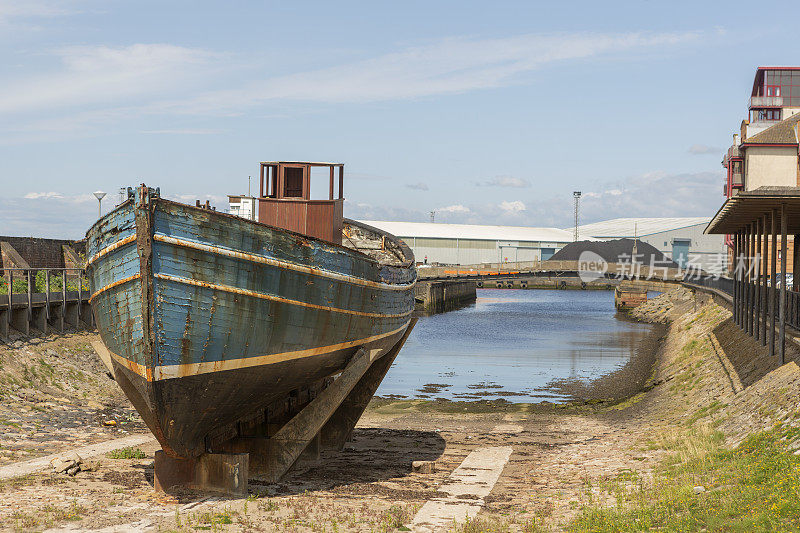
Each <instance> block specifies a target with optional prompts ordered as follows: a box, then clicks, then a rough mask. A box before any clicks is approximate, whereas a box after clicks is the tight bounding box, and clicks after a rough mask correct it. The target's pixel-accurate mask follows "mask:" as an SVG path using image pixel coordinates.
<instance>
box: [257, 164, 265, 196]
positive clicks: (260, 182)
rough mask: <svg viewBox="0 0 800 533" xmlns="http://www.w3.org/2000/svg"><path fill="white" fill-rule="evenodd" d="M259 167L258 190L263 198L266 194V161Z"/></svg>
mask: <svg viewBox="0 0 800 533" xmlns="http://www.w3.org/2000/svg"><path fill="white" fill-rule="evenodd" d="M259 167H261V168H260V169H259V174H258V192H259V197H261V198H263V197H264V196H266V194H264V163H261V164H260V165H259Z"/></svg>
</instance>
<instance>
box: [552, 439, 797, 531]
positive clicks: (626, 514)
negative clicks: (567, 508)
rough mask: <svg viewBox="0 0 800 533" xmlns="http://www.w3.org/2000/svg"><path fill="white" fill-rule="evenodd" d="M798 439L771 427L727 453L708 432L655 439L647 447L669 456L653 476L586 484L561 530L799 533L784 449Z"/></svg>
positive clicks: (793, 473) (791, 469)
mask: <svg viewBox="0 0 800 533" xmlns="http://www.w3.org/2000/svg"><path fill="white" fill-rule="evenodd" d="M798 438H800V430H798V429H797V428H788V427H776V428H775V429H773V430H770V431H765V432H762V433H758V434H756V435H753V436H751V437H750V438H748V439H747V440H746V441H745V442H743V443H742V444H741V445H739V446H738V447H736V448H734V449H727V448H726V447H725V446H724V444H723V438H722V435H721V434H720V433H719V432H717V431H713V430H711V429H710V428H708V427H705V428H695V429H692V430H691V431H689V432H688V433H686V432H685V431H684V432H680V431H675V432H673V433H670V434H664V435H661V436H659V437H658V438H657V439H655V441H654V442H652V445H653V447H656V448H661V449H666V450H671V451H672V452H673V453H672V454H670V455H669V456H668V457H667V458H666V459H665V460H664V461H663V462H662V464H661V466H660V467H659V468H658V469H657V470H656V471H655V472H654V474H653V479H650V480H643V479H641V478H639V477H638V476H637V475H636V474H635V473H630V472H626V473H624V474H625V475H624V476H618V477H617V478H614V479H613V480H609V481H605V482H601V483H600V485H599V486H598V487H588V488H587V490H586V494H585V496H584V503H583V505H582V507H581V510H580V514H579V516H578V517H577V518H576V519H575V520H574V521H573V522H572V523H571V524H570V525H569V527H568V530H569V531H592V532H595V531H597V532H605V531H646V530H650V529H658V530H660V531H700V530H704V529H707V530H709V531H720V530H724V531H742V532H744V531H748V532H749V531H795V530H798V529H800V456H796V455H794V454H793V453H792V452H791V451H790V450H789V449H788V447H787V445H788V444H789V443H791V442H793V441H794V440H796V439H798ZM695 487H698V489H697V490H695V489H694V488H695ZM699 487H702V489H700V488H699ZM603 495H604V496H605V498H604V497H602V496H603ZM609 502H610V503H609Z"/></svg>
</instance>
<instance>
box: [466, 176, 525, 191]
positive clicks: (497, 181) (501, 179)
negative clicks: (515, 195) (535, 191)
mask: <svg viewBox="0 0 800 533" xmlns="http://www.w3.org/2000/svg"><path fill="white" fill-rule="evenodd" d="M478 185H486V186H489V187H516V188H520V189H521V188H525V187H530V186H531V184H530V182H528V180H525V179H522V178H516V177H514V176H495V177H494V178H492V179H490V180H486V181H484V182H483V183H479V184H478Z"/></svg>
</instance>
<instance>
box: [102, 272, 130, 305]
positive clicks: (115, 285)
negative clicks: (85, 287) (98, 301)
mask: <svg viewBox="0 0 800 533" xmlns="http://www.w3.org/2000/svg"><path fill="white" fill-rule="evenodd" d="M140 277H141V274H138V273H137V274H134V275H133V276H128V277H127V278H122V279H118V280H117V281H115V282H114V283H109V284H108V285H106V286H105V287H103V288H102V289H97V290H96V291H95V292H94V294H92V296H91V297H89V303H92V300H93V299H94V297H95V296H97V295H98V294H100V293H101V292H104V291H107V290H108V289H113V288H114V287H119V286H120V285H122V284H123V283H128V282H129V281H133V280H135V279H139V278H140Z"/></svg>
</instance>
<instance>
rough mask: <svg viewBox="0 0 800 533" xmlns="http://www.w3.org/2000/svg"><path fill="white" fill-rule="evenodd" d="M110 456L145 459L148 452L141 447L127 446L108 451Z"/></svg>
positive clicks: (112, 457)
mask: <svg viewBox="0 0 800 533" xmlns="http://www.w3.org/2000/svg"><path fill="white" fill-rule="evenodd" d="M108 457H109V458H111V459H144V458H145V457H147V454H146V453H144V452H143V451H142V450H140V449H139V448H134V447H133V446H128V447H127V448H120V449H118V450H112V451H110V452H108Z"/></svg>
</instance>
